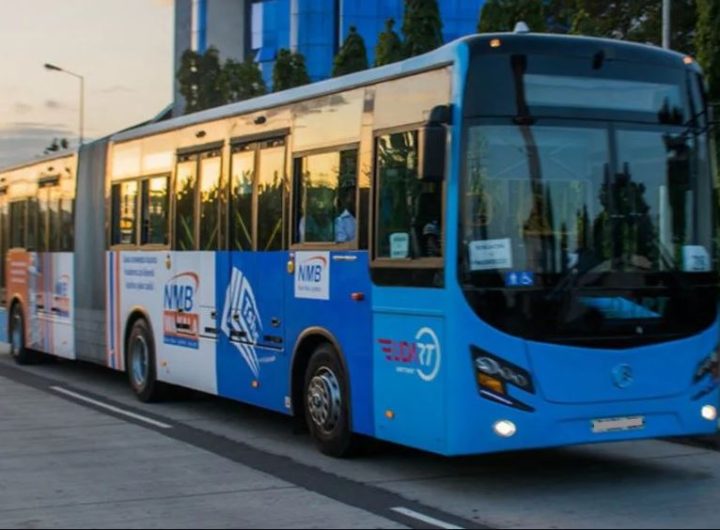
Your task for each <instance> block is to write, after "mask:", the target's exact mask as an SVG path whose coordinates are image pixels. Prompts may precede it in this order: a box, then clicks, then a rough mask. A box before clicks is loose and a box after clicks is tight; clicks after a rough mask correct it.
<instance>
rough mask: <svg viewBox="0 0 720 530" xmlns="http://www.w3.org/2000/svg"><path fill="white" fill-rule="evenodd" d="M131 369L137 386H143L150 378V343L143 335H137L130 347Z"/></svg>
mask: <svg viewBox="0 0 720 530" xmlns="http://www.w3.org/2000/svg"><path fill="white" fill-rule="evenodd" d="M130 358H131V361H130V362H131V370H132V379H133V384H134V385H135V387H136V388H143V387H144V386H145V383H146V382H147V378H148V358H149V355H148V345H147V342H145V339H144V338H143V337H141V336H139V337H135V340H134V341H133V343H132V347H131V348H130Z"/></svg>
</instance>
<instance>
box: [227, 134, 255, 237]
mask: <svg viewBox="0 0 720 530" xmlns="http://www.w3.org/2000/svg"><path fill="white" fill-rule="evenodd" d="M230 171H231V179H230V214H229V225H230V226H229V228H228V234H229V237H230V250H252V248H253V236H252V232H253V225H252V215H253V212H252V203H253V182H254V179H255V151H254V150H252V149H250V147H249V146H235V147H234V148H233V155H232V159H231V168H230Z"/></svg>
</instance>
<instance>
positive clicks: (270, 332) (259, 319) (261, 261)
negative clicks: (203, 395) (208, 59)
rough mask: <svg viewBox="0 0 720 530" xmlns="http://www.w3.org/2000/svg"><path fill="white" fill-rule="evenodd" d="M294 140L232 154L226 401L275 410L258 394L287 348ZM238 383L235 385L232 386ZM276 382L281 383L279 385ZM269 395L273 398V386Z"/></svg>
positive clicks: (252, 145)
mask: <svg viewBox="0 0 720 530" xmlns="http://www.w3.org/2000/svg"><path fill="white" fill-rule="evenodd" d="M285 148H286V141H285V139H284V138H275V139H269V140H263V141H254V142H248V143H236V144H235V145H233V147H232V158H231V169H230V174H231V182H230V208H229V227H228V240H229V248H230V251H231V252H230V262H229V266H228V270H227V271H228V272H227V279H226V282H225V285H226V290H225V293H224V297H225V300H224V304H223V310H222V317H221V318H222V322H221V327H222V331H223V334H224V335H226V338H227V340H228V341H229V346H228V349H227V350H226V351H225V352H224V355H223V360H222V361H221V362H225V363H226V364H227V366H225V367H224V369H223V372H224V373H225V374H234V375H233V377H230V376H229V375H228V377H227V380H224V381H221V385H223V386H225V385H226V388H225V389H224V391H223V392H222V393H223V394H225V395H229V396H234V397H237V398H241V399H245V400H249V401H251V402H257V403H261V404H263V405H265V406H271V407H272V406H273V405H272V404H271V403H269V402H266V400H265V398H262V397H261V396H260V395H257V394H255V393H251V394H248V391H249V390H250V388H251V386H250V385H247V383H248V382H252V383H253V384H254V385H255V386H256V387H258V388H259V387H260V385H259V383H260V381H261V380H266V379H267V374H265V377H264V376H263V372H266V371H267V370H268V369H269V365H271V364H274V363H275V362H276V361H277V360H278V356H279V355H280V354H282V352H283V351H284V349H285V322H284V304H285V300H284V282H285V275H286V272H285V271H286V265H287V258H286V255H285V253H284V252H283V245H284V241H283V235H284V233H283V229H282V227H283V201H284V182H285V160H286V158H285V157H286V152H285ZM231 379H232V380H231ZM274 379H276V378H274ZM262 387H263V389H265V390H268V392H269V393H268V396H269V395H270V394H273V395H274V394H276V393H273V392H270V390H269V387H268V386H267V385H262Z"/></svg>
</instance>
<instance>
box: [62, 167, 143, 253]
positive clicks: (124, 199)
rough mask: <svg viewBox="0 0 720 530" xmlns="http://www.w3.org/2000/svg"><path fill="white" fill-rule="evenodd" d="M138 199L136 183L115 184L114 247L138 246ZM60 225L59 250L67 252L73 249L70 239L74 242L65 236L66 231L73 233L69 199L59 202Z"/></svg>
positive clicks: (113, 196)
mask: <svg viewBox="0 0 720 530" xmlns="http://www.w3.org/2000/svg"><path fill="white" fill-rule="evenodd" d="M137 198H138V183H137V182H135V181H130V182H123V183H121V184H115V185H114V186H113V188H112V201H113V205H112V206H113V210H112V214H113V219H112V244H113V245H135V244H137ZM58 206H59V210H58V214H59V219H58V225H59V229H60V234H59V235H60V244H59V250H61V251H66V250H68V248H67V247H68V246H70V248H72V243H70V245H68V237H69V238H70V240H72V236H71V235H68V234H64V233H63V232H64V231H65V230H70V231H72V227H71V226H68V225H72V212H71V210H72V205H71V201H70V200H69V199H60V200H59V201H58Z"/></svg>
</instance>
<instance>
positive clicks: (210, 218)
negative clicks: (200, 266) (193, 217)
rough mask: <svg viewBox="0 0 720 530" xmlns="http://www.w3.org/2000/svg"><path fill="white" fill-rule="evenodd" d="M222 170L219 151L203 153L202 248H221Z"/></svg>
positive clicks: (201, 162)
mask: <svg viewBox="0 0 720 530" xmlns="http://www.w3.org/2000/svg"><path fill="white" fill-rule="evenodd" d="M221 170H222V158H221V157H220V152H219V151H213V152H209V153H203V154H202V155H201V157H200V250H217V249H218V248H219V242H220V237H219V232H220V173H221Z"/></svg>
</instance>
